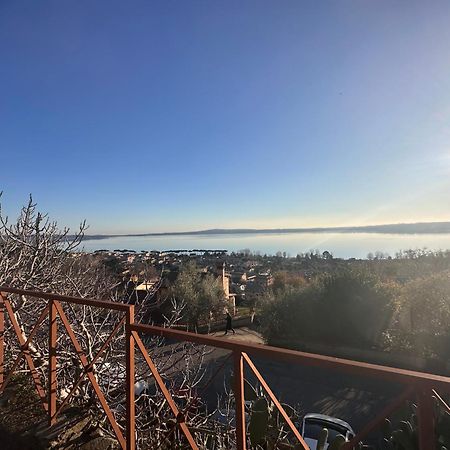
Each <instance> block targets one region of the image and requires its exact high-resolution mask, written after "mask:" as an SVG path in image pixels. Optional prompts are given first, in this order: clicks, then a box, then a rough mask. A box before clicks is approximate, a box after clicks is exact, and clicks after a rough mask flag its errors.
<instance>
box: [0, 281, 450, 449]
mask: <svg viewBox="0 0 450 450" xmlns="http://www.w3.org/2000/svg"><path fill="white" fill-rule="evenodd" d="M8 294H19V295H26V296H28V297H36V298H41V299H44V300H47V301H48V303H47V305H46V306H45V307H44V308H43V310H42V311H41V313H40V315H39V318H38V320H37V322H36V323H35V324H34V326H33V327H32V328H31V331H30V333H29V335H28V337H27V338H25V337H24V336H23V332H22V330H21V328H20V325H19V323H18V322H17V320H16V317H15V314H14V310H13V308H12V305H11V302H10V300H9V299H8ZM62 303H74V304H78V305H87V306H93V307H100V308H106V309H111V310H116V311H119V312H122V313H123V317H122V319H121V320H120V321H119V323H118V324H117V325H116V326H115V327H114V329H113V331H112V333H111V334H110V336H109V338H108V339H107V340H106V341H105V343H104V344H103V345H102V347H101V348H100V350H99V351H98V352H97V354H96V355H95V357H94V358H93V359H92V360H91V361H90V362H89V361H88V360H87V358H86V356H85V354H84V353H83V350H82V349H81V346H80V344H79V342H78V341H77V338H76V336H75V334H74V332H73V329H72V326H71V324H70V322H69V321H68V319H67V317H66V315H65V313H64V311H63V309H62V307H61V304H62ZM5 315H6V317H7V318H8V319H9V320H10V322H11V325H12V328H13V330H14V333H15V335H16V337H17V339H18V340H19V344H20V353H19V355H18V356H17V357H16V359H15V360H14V361H13V363H12V365H11V368H10V370H9V372H8V373H7V374H5V373H4V330H5V327H4V325H5ZM47 316H48V318H49V341H48V342H49V374H48V386H47V392H45V389H44V388H43V386H42V384H41V381H40V377H39V375H38V374H37V372H36V368H35V366H34V362H33V358H32V355H31V353H30V351H29V345H30V344H31V342H32V340H33V337H34V336H35V334H36V332H37V330H38V329H39V327H40V325H41V324H42V323H43V321H44V320H45V318H46V317H47ZM57 317H59V318H60V320H61V322H62V323H63V326H64V329H65V331H66V332H67V334H68V336H69V337H70V339H71V341H72V343H73V345H74V347H75V349H76V352H77V354H78V357H79V359H80V362H81V364H82V366H83V368H84V372H83V374H82V375H81V376H80V378H79V380H78V381H77V382H76V383H75V385H74V387H73V388H72V390H71V392H70V393H69V396H68V397H66V398H65V399H64V400H63V401H62V402H60V403H59V405H58V399H57V390H56V383H57V380H56V368H57V364H58V355H57V348H56V335H57V325H56V319H57ZM123 325H124V326H125V330H126V343H125V346H126V355H125V359H126V424H125V427H124V428H125V429H124V431H123V432H122V429H121V427H120V426H119V425H118V423H117V421H116V419H115V417H114V414H113V413H112V411H111V409H110V408H109V406H108V403H107V402H106V399H105V396H104V395H103V393H102V391H101V388H100V386H99V384H98V382H97V380H96V379H95V376H94V375H93V373H92V367H93V365H94V364H95V361H96V360H97V359H98V357H99V356H100V355H101V354H102V352H103V351H104V350H105V348H106V346H107V345H108V343H109V342H110V341H111V339H113V337H114V335H115V334H116V333H117V331H118V330H119V328H120V327H121V326H123ZM146 335H151V336H160V337H165V338H171V339H175V340H177V341H182V342H190V343H194V344H200V345H206V346H211V347H216V348H222V349H226V350H229V351H231V352H232V355H233V365H234V377H233V379H234V395H235V408H236V411H235V418H236V446H237V449H238V450H246V448H247V433H246V423H245V410H244V407H245V405H244V401H245V398H244V365H246V366H247V367H248V368H249V369H250V370H251V372H252V373H253V374H254V376H255V377H256V378H257V380H258V381H259V383H260V385H261V386H262V388H263V389H264V390H265V391H266V393H267V395H268V396H269V397H270V399H271V401H272V402H273V404H274V405H275V407H276V408H277V409H278V410H279V412H280V414H281V416H282V417H283V419H284V420H285V422H286V424H287V425H288V427H289V428H290V430H291V431H292V433H293V435H294V436H295V437H296V439H297V440H298V442H299V444H300V446H301V447H302V448H303V449H304V450H309V448H308V446H307V444H306V443H305V441H304V440H303V438H302V436H301V434H300V432H299V430H298V429H297V427H296V426H295V425H294V424H293V423H292V421H291V419H290V418H289V415H288V414H287V413H286V411H285V410H284V408H283V407H282V405H281V403H280V402H279V401H278V400H277V398H276V396H275V394H274V393H273V392H272V390H271V389H270V387H269V386H268V384H267V383H266V381H265V380H264V378H263V377H262V375H261V374H260V372H259V371H258V369H257V368H256V366H255V364H254V363H253V361H252V359H251V357H253V356H256V357H264V358H268V359H271V360H280V361H286V362H289V363H294V364H301V365H306V366H314V367H320V368H325V369H329V370H339V371H344V372H347V373H350V374H354V375H362V376H368V377H375V378H378V379H384V380H387V381H392V382H397V383H400V384H401V385H403V386H405V387H404V390H403V391H402V392H401V393H400V394H399V396H398V397H397V398H395V399H394V400H393V401H392V402H391V403H390V404H389V405H388V406H386V407H385V408H384V409H383V410H382V411H381V412H380V413H379V414H378V415H377V416H376V417H374V418H373V419H372V420H371V421H370V422H369V423H367V424H366V425H365V426H364V427H363V428H362V429H361V430H359V431H358V432H357V434H356V436H355V437H354V438H353V439H352V440H351V441H349V442H346V443H345V444H344V446H343V447H342V449H343V450H351V449H354V448H356V446H357V445H358V443H359V442H360V441H362V440H364V439H365V438H366V437H367V436H368V435H369V434H370V433H371V432H372V431H374V430H376V429H377V428H378V427H379V426H380V425H381V424H382V423H383V421H384V420H385V418H387V417H388V416H390V415H391V414H392V413H393V412H395V411H396V410H397V409H399V408H400V407H401V406H402V405H404V404H405V401H407V400H415V401H416V403H417V406H418V445H419V449H420V450H436V449H435V407H434V406H435V405H434V400H433V398H434V399H437V400H438V402H439V403H440V406H441V407H443V408H444V409H445V410H446V411H448V412H449V413H450V408H449V406H448V405H447V403H446V402H445V401H444V400H443V398H442V397H441V396H440V394H438V392H440V393H441V394H442V393H450V378H449V377H445V376H440V375H433V374H427V373H421V372H415V371H411V370H405V369H396V368H392V367H386V366H380V365H375V364H369V363H363V362H357V361H351V360H345V359H340V358H334V357H329V356H323V355H316V354H310V353H304V352H299V351H294V350H288V349H281V348H275V347H270V346H265V345H254V344H247V343H244V342H237V341H230V340H226V339H221V338H217V337H212V336H207V335H199V334H195V333H189V332H185V331H179V330H175V329H171V328H161V327H156V326H151V325H143V324H137V323H134V307H133V305H128V304H121V303H114V302H108V301H100V300H91V299H82V298H77V297H66V296H60V295H56V294H48V293H41V292H30V291H25V290H21V289H13V288H8V287H1V286H0V392H3V390H4V389H5V387H6V386H7V384H8V382H9V380H10V379H11V376H12V375H13V373H14V371H15V370H16V368H17V366H18V364H19V362H20V360H21V359H22V358H25V360H26V363H27V365H28V368H29V370H30V372H31V375H32V378H33V381H34V384H35V387H36V391H37V393H38V396H39V398H40V399H41V401H42V404H43V407H44V409H45V410H46V412H47V414H48V419H49V424H50V425H52V424H54V423H55V421H56V418H57V416H58V414H59V413H60V412H61V411H62V409H63V408H64V406H65V405H66V404H67V403H68V402H69V401H70V398H71V397H72V396H73V394H74V392H75V391H76V388H77V386H78V385H79V383H80V382H81V380H82V379H84V377H88V379H89V381H90V383H91V384H92V387H93V388H94V391H95V393H96V395H97V398H98V401H99V403H100V405H101V407H102V408H103V410H104V412H105V414H106V416H107V418H108V420H109V422H110V424H111V427H112V429H113V431H114V433H115V435H116V437H117V440H118V442H119V444H120V445H121V447H122V449H124V450H134V449H135V448H136V444H135V441H136V430H135V392H134V383H135V367H134V365H135V348H136V347H137V348H138V350H139V351H140V352H141V353H142V355H143V357H144V360H145V362H146V364H147V365H148V367H149V369H150V371H151V373H152V375H153V377H154V379H155V381H156V384H157V386H158V387H159V389H160V390H161V392H162V394H163V395H164V397H165V399H166V401H167V404H168V405H169V408H170V409H171V411H172V413H173V414H174V417H175V419H176V423H177V426H178V427H179V429H180V431H181V433H182V434H183V435H184V436H185V438H186V440H187V442H188V443H189V446H190V448H191V449H194V450H195V449H198V448H199V447H198V446H197V444H196V442H195V432H193V433H191V431H190V430H189V425H188V423H187V421H186V417H185V415H184V414H183V413H182V412H181V411H180V410H179V408H178V407H177V405H176V403H175V401H174V399H173V398H172V396H171V394H170V392H169V390H168V389H167V387H166V385H165V383H164V380H163V379H162V377H161V375H160V374H159V373H158V370H157V367H156V365H155V364H154V362H153V359H152V357H151V355H150V354H149V353H148V352H147V350H146V348H145V346H144V343H143V340H142V337H143V336H146Z"/></svg>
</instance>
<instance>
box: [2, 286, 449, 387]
mask: <svg viewBox="0 0 450 450" xmlns="http://www.w3.org/2000/svg"><path fill="white" fill-rule="evenodd" d="M0 292H6V293H10V294H19V295H27V296H29V297H35V298H42V299H47V300H57V301H62V302H68V303H76V304H81V305H86V306H96V307H101V308H110V309H115V310H117V311H123V312H126V311H128V310H129V309H130V307H131V305H128V304H126V303H119V302H111V301H109V300H95V299H91V298H82V297H72V296H66V295H58V294H53V293H48V292H39V291H29V290H26V289H17V288H12V287H8V286H0ZM131 329H132V330H134V331H137V332H142V333H146V334H153V335H157V336H162V337H169V338H174V339H177V340H181V341H187V342H192V343H196V344H202V345H209V346H212V347H217V348H223V349H226V350H231V351H243V352H246V353H250V354H256V355H260V356H263V357H267V358H271V359H278V360H283V361H288V362H294V363H297V364H304V365H312V366H321V367H325V368H332V369H335V370H343V371H346V372H350V373H354V374H361V375H368V376H375V377H380V376H381V377H383V378H385V379H389V380H392V381H397V382H400V383H409V382H416V383H420V384H422V385H423V384H425V385H427V384H428V385H433V386H437V387H439V388H443V390H444V391H446V392H448V391H449V390H450V377H447V376H444V375H435V374H431V373H427V372H418V371H414V370H408V369H400V368H396V367H390V366H383V365H379V364H373V363H366V362H361V361H354V360H350V359H344V358H337V357H333V356H326V355H320V354H316V353H308V352H301V351H298V350H291V349H285V348H280V347H273V346H269V345H261V344H248V343H245V342H237V341H230V340H228V339H223V338H220V337H215V336H208V335H202V334H197V333H192V332H188V331H181V330H176V329H173V328H165V327H158V326H154V325H144V324H136V323H135V324H133V325H131Z"/></svg>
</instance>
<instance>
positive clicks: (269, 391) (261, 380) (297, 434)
mask: <svg viewBox="0 0 450 450" xmlns="http://www.w3.org/2000/svg"><path fill="white" fill-rule="evenodd" d="M242 356H243V358H244V360H245V362H246V363H247V365H248V366H249V367H250V369H251V370H252V372H253V373H254V374H255V376H256V378H257V379H258V381H259V383H260V384H261V386H262V387H263V388H264V390H265V391H266V392H267V394H268V395H269V397H270V399H271V400H272V402H273V403H274V405H275V406H276V408H277V409H278V411H279V412H280V414H281V415H282V416H283V419H284V420H285V422H286V423H287V424H288V426H289V428H290V429H291V431H292V433H294V436H295V437H296V438H297V440H298V441H299V442H300V445H301V446H302V448H303V450H309V447H308V445H307V444H306V442H305V441H304V439H303V438H302V436H301V434H300V432H299V431H298V430H297V427H296V426H295V425H294V424H293V423H292V420H291V418H290V417H289V416H288V414H287V412H286V410H285V409H284V408H283V406H282V405H281V403H280V402H279V401H278V399H277V398H276V396H275V394H274V393H273V392H272V389H270V387H269V385H268V384H267V383H266V380H264V378H263V376H262V375H261V373H260V372H259V370H258V369H257V368H256V366H255V365H254V364H253V361H252V360H251V359H250V358H249V356H248V355H247V353H242Z"/></svg>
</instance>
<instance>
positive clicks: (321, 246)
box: [83, 233, 450, 258]
mask: <svg viewBox="0 0 450 450" xmlns="http://www.w3.org/2000/svg"><path fill="white" fill-rule="evenodd" d="M83 247H84V250H85V251H94V250H100V249H106V250H115V249H128V250H136V251H141V250H146V251H148V250H180V249H181V250H193V249H205V250H228V251H230V252H231V251H239V250H243V249H250V250H251V251H254V252H256V251H258V252H260V253H261V254H265V253H267V254H275V253H276V252H278V251H281V252H286V253H287V254H288V255H290V256H296V255H297V254H298V253H305V252H307V251H309V250H316V249H318V250H319V251H320V252H323V251H325V250H328V251H329V252H332V253H333V255H334V256H336V257H340V258H366V257H367V254H368V253H369V252H372V253H375V252H376V251H381V252H383V253H388V254H389V255H391V256H394V255H395V253H396V252H397V251H399V250H407V249H417V248H424V247H425V248H428V249H430V250H439V249H442V250H446V249H450V234H379V233H280V234H215V235H204V236H199V235H183V236H144V237H137V236H136V237H114V238H107V239H99V240H86V241H84V242H83Z"/></svg>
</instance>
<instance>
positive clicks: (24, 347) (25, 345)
mask: <svg viewBox="0 0 450 450" xmlns="http://www.w3.org/2000/svg"><path fill="white" fill-rule="evenodd" d="M0 295H1V298H2V300H3V304H4V306H5V309H6V312H7V314H8V317H9V320H10V321H11V324H12V326H13V329H14V333H15V334H16V336H17V339H18V341H19V344H20V347H21V350H20V353H19V354H18V355H17V357H16V359H15V361H14V363H13V365H12V367H11V370H10V371H9V373H8V375H7V376H6V378H5V379H4V381H3V383H2V386H1V387H0V392H3V391H4V389H5V388H6V386H7V385H8V383H9V381H10V379H11V377H12V376H13V374H14V371H15V370H16V368H17V366H18V365H19V363H20V360H21V359H22V357H23V356H24V357H25V360H26V362H27V365H28V368H29V369H30V372H31V376H32V378H33V381H34V385H35V387H36V392H37V394H38V396H39V398H40V399H41V402H42V406H43V407H44V410H45V411H47V410H48V403H47V401H46V395H45V390H44V388H43V387H42V381H41V377H40V375H39V374H38V372H37V370H36V366H35V365H34V362H33V358H32V356H31V353H30V350H29V345H30V343H31V342H32V340H33V337H34V336H35V335H36V333H37V331H38V329H39V327H40V325H41V324H42V322H43V321H44V319H45V318H46V316H47V312H48V310H49V305H47V306H46V307H45V308H44V309H43V310H42V313H41V315H40V317H39V319H38V321H37V322H36V323H35V324H34V327H33V329H32V330H31V333H30V335H29V336H28V338H27V339H25V338H24V336H23V332H22V330H21V329H20V326H19V324H18V322H17V319H16V316H15V314H14V310H13V308H12V306H11V303H10V301H9V300H8V298H7V297H6V296H4V295H3V293H0Z"/></svg>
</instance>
